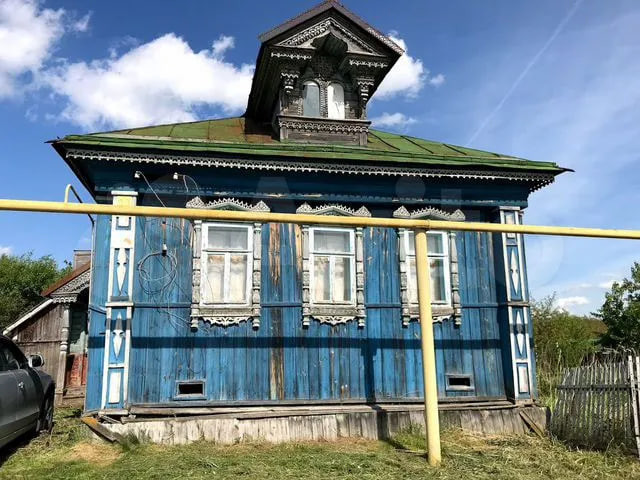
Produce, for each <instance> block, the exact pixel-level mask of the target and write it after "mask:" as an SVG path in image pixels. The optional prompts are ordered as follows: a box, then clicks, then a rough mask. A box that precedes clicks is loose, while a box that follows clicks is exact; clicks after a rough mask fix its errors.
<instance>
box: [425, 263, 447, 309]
mask: <svg viewBox="0 0 640 480" xmlns="http://www.w3.org/2000/svg"><path fill="white" fill-rule="evenodd" d="M429 266H430V267H431V268H430V271H431V298H432V299H433V301H434V302H445V301H446V300H447V296H446V290H445V285H446V282H445V277H444V259H443V258H432V259H430V260H429Z"/></svg>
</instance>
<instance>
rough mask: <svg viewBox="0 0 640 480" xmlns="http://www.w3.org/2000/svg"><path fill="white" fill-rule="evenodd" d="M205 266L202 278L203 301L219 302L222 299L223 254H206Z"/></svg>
mask: <svg viewBox="0 0 640 480" xmlns="http://www.w3.org/2000/svg"><path fill="white" fill-rule="evenodd" d="M206 268H207V270H206V275H204V278H203V279H202V282H203V286H202V293H203V296H204V299H203V300H204V303H221V302H223V301H224V255H208V256H207V267H206Z"/></svg>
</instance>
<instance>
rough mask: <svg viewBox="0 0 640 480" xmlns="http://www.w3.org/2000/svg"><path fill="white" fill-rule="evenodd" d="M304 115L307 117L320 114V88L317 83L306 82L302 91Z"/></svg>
mask: <svg viewBox="0 0 640 480" xmlns="http://www.w3.org/2000/svg"><path fill="white" fill-rule="evenodd" d="M302 115H304V116H305V117H319V116H320V88H319V87H318V85H317V84H315V83H312V82H309V83H305V84H304V87H303V91H302Z"/></svg>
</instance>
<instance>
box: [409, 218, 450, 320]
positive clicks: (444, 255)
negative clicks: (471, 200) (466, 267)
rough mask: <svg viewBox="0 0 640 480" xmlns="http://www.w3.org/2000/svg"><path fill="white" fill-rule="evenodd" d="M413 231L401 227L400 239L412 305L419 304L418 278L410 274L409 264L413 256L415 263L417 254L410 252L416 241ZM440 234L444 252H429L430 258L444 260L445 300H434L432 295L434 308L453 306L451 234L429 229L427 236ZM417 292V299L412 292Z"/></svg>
mask: <svg viewBox="0 0 640 480" xmlns="http://www.w3.org/2000/svg"><path fill="white" fill-rule="evenodd" d="M412 233H413V231H412V230H409V229H401V236H400V241H401V242H402V247H401V248H400V255H401V257H402V261H404V263H405V271H406V273H407V295H408V299H409V301H410V303H411V305H412V306H413V305H415V306H417V305H418V300H417V292H418V279H417V277H416V276H415V275H409V270H410V268H409V265H410V262H409V261H410V259H412V258H413V260H414V264H415V258H416V254H415V251H414V252H413V253H410V252H411V250H412V245H411V244H412V243H413V242H414V241H415V240H414V238H413V235H412ZM434 236H438V237H440V239H441V242H442V252H441V253H435V252H429V256H428V258H429V260H434V259H441V260H443V262H442V264H443V267H444V269H443V270H444V271H443V277H444V278H443V280H444V295H445V299H444V300H434V299H433V296H432V300H431V305H432V308H436V309H438V308H441V307H450V308H451V258H450V256H449V250H450V248H449V235H448V234H447V232H439V231H434V230H429V231H428V232H427V237H434ZM413 292H415V293H416V297H415V298H416V300H414V298H412V295H411V293H413Z"/></svg>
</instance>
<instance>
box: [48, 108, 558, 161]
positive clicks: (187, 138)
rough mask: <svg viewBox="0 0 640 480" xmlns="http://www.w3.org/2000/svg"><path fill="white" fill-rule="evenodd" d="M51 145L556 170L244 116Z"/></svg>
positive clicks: (405, 139)
mask: <svg viewBox="0 0 640 480" xmlns="http://www.w3.org/2000/svg"><path fill="white" fill-rule="evenodd" d="M53 143H55V144H59V145H63V146H67V147H69V148H72V147H73V146H84V147H97V148H105V149H108V148H118V149H127V150H129V149H134V150H149V149H152V150H154V151H158V150H159V151H166V152H167V153H177V152H183V153H193V154H197V153H212V154H215V153H222V154H234V155H249V156H257V157H260V156H268V157H270V158H273V157H295V158H308V159H315V160H321V161H322V160H324V161H349V162H358V163H359V162H364V163H372V162H374V163H375V162H385V163H394V164H399V165H406V166H412V167H416V166H419V165H425V166H431V165H444V166H451V167H490V168H498V169H518V170H534V171H546V172H550V173H561V172H563V171H566V169H564V168H562V167H559V166H558V165H557V164H555V163H552V162H538V161H531V160H525V159H522V158H518V157H513V156H509V155H501V154H499V153H493V152H485V151H482V150H475V149H472V148H467V147H458V146H455V145H450V144H447V143H441V142H434V141H430V140H424V139H421V138H415V137H410V136H407V135H402V134H395V133H388V132H382V131H379V130H370V131H369V139H368V143H367V146H366V147H357V146H345V145H337V144H336V145H334V144H326V143H325V144H317V143H316V144H313V143H304V144H303V143H292V142H281V141H279V140H278V139H277V138H275V137H274V136H273V134H272V132H271V127H270V126H269V125H263V124H258V123H255V122H253V121H251V120H250V119H246V118H244V117H234V118H225V119H217V120H203V121H198V122H189V123H174V124H168V125H157V126H150V127H141V128H132V129H126V130H115V131H111V132H102V133H91V134H86V135H69V136H66V137H64V138H62V139H60V140H55V141H54V142H53Z"/></svg>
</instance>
